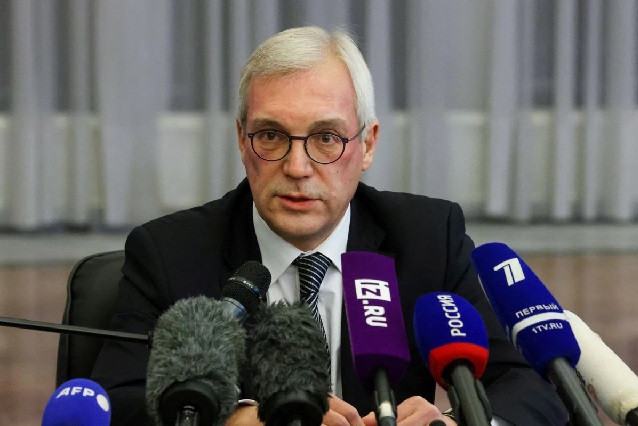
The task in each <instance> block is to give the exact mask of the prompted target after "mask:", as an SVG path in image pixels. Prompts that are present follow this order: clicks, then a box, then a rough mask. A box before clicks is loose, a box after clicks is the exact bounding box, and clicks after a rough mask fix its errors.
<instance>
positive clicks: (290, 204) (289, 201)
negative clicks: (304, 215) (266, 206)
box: [279, 194, 317, 210]
mask: <svg viewBox="0 0 638 426" xmlns="http://www.w3.org/2000/svg"><path fill="white" fill-rule="evenodd" d="M279 198H280V200H281V202H282V204H283V205H284V206H285V207H287V208H290V209H294V210H300V209H301V210H304V209H307V208H310V207H311V206H312V204H313V203H314V202H315V201H317V199H316V198H312V197H309V196H307V195H303V194H281V195H279Z"/></svg>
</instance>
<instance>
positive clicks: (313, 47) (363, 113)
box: [238, 27, 376, 128]
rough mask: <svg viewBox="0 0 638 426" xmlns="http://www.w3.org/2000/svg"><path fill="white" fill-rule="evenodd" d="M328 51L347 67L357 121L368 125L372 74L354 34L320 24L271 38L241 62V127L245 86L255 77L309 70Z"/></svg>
mask: <svg viewBox="0 0 638 426" xmlns="http://www.w3.org/2000/svg"><path fill="white" fill-rule="evenodd" d="M330 54H331V55H334V56H335V57H337V58H339V59H340V60H342V61H343V63H344V64H345V65H346V67H347V68H348V72H349V73H350V78H351V79H352V85H353V86H354V93H355V103H356V109H357V117H358V119H359V123H360V124H361V125H368V124H369V123H370V122H371V121H373V120H375V119H376V114H375V111H374V86H373V84H372V76H371V75H370V70H369V69H368V66H367V65H366V62H365V60H364V59H363V55H362V54H361V52H360V51H359V49H358V48H357V45H356V43H355V42H354V39H353V37H352V36H351V35H350V34H349V33H348V32H347V31H345V30H343V29H337V30H334V31H332V32H328V31H326V30H324V29H322V28H319V27H299V28H290V29H288V30H285V31H282V32H280V33H278V34H275V35H274V36H272V37H270V38H269V39H268V40H266V41H265V42H263V43H262V44H261V45H260V46H259V47H257V49H256V50H255V51H254V52H253V54H252V55H251V57H250V58H249V59H248V62H246V65H244V68H243V69H242V72H241V78H240V80H239V115H238V119H239V122H240V123H241V125H242V127H243V128H245V126H246V115H247V113H248V89H249V87H250V82H251V81H252V80H253V79H254V78H256V77H263V76H274V75H286V74H289V73H293V72H295V71H300V70H305V69H309V68H311V67H312V66H313V65H315V64H317V63H318V62H320V61H321V60H323V59H325V58H326V57H328V55H330Z"/></svg>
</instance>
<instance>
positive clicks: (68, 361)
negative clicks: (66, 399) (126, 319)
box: [56, 250, 124, 386]
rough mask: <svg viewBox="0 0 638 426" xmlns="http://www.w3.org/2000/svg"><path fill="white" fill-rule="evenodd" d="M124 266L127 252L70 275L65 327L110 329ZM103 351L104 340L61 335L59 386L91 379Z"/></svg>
mask: <svg viewBox="0 0 638 426" xmlns="http://www.w3.org/2000/svg"><path fill="white" fill-rule="evenodd" d="M123 264H124V251H123V250H118V251H111V252H105V253H97V254H93V255H91V256H87V257H85V258H84V259H82V260H80V261H79V262H78V263H77V264H76V265H75V267H74V268H73V270H72V271H71V274H70V275H69V282H68V283H67V299H66V307H65V309H64V317H63V318H62V324H70V325H79V326H84V327H91V328H101V329H108V328H109V323H110V320H111V316H112V314H113V310H114V308H115V300H116V298H117V289H118V282H119V281H120V278H121V277H122V272H121V269H122V265H123ZM101 348H102V339H100V338H96V337H89V336H80V335H71V334H61V335H60V345H59V347H58V367H57V375H56V383H57V384H56V386H59V385H61V384H62V383H64V382H66V381H67V380H70V379H74V378H78V377H83V378H88V377H90V375H91V371H92V370H93V364H95V360H96V359H97V355H98V353H99V352H100V349H101Z"/></svg>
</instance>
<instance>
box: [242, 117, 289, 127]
mask: <svg viewBox="0 0 638 426" xmlns="http://www.w3.org/2000/svg"><path fill="white" fill-rule="evenodd" d="M250 124H251V125H252V126H253V127H255V128H259V127H261V128H263V127H274V128H278V129H281V128H283V127H284V126H282V125H281V123H279V122H278V121H275V120H271V119H269V118H256V119H254V120H252V121H251V122H250Z"/></svg>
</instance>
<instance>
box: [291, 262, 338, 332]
mask: <svg viewBox="0 0 638 426" xmlns="http://www.w3.org/2000/svg"><path fill="white" fill-rule="evenodd" d="M292 263H293V265H295V266H297V269H298V270H299V299H300V300H301V301H302V302H306V303H307V304H308V305H309V306H310V310H311V311H312V315H313V316H314V317H315V321H317V323H318V324H319V327H320V328H321V332H322V333H323V337H324V338H326V330H325V329H324V327H323V322H322V321H321V316H319V309H318V306H317V305H318V303H317V302H318V298H319V286H321V282H322V281H323V277H324V276H325V275H326V271H327V270H328V266H330V264H331V263H332V262H331V261H330V259H328V257H326V256H325V255H323V254H321V253H319V252H315V253H312V254H310V255H307V256H304V255H300V256H299V257H297V258H296V259H295V260H294V261H293V262H292ZM327 343H328V340H327V339H326V344H327Z"/></svg>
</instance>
